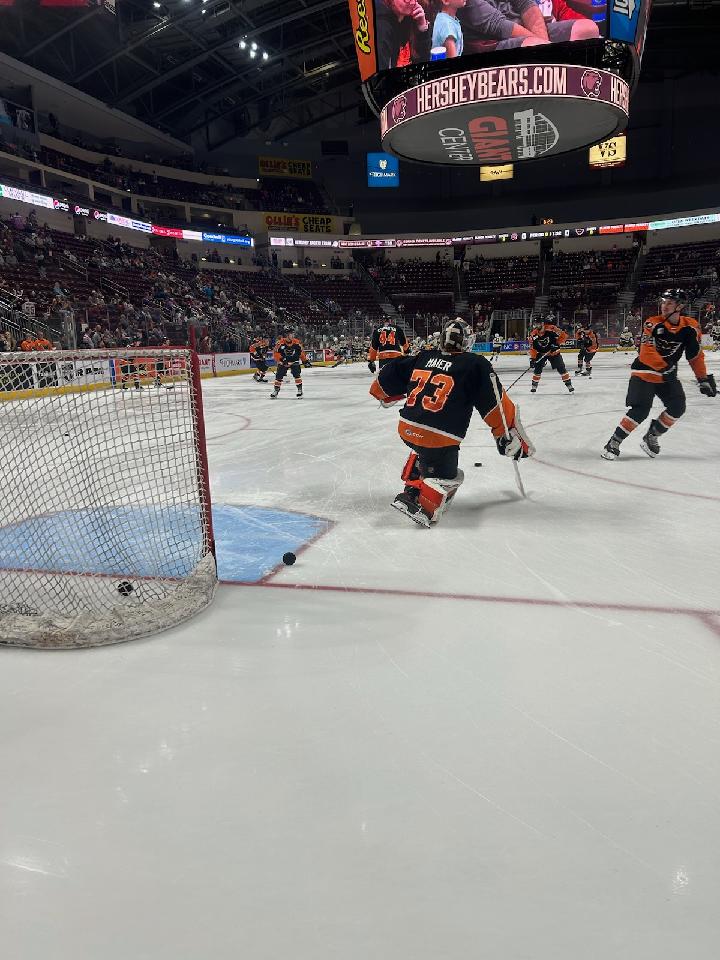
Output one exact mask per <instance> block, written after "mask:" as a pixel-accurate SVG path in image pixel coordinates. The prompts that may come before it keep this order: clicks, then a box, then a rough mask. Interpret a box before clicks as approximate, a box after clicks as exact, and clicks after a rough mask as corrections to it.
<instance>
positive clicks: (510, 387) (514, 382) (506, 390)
mask: <svg viewBox="0 0 720 960" xmlns="http://www.w3.org/2000/svg"><path fill="white" fill-rule="evenodd" d="M535 363H536V361H533V365H532V367H527V368H526V369H525V370H523V372H522V373H521V374H520V376H519V377H518V378H517V379H516V380H513V382H512V383H511V384H510V386H509V387H506V388H505V393H507V392H508V390H512V388H513V387H514V386H515V384H516V383H517V382H518V380H522V378H523V377H524V376H525V374H526V373H527V372H528V371H529V370H532V369H533V367H534V366H535Z"/></svg>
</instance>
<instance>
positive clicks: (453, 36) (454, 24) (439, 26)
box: [432, 0, 467, 263]
mask: <svg viewBox="0 0 720 960" xmlns="http://www.w3.org/2000/svg"><path fill="white" fill-rule="evenodd" d="M466 3H467V0H436V3H435V6H436V9H437V11H438V12H437V15H436V17H435V22H434V23H433V35H432V45H433V49H434V48H436V47H444V48H445V56H446V58H447V59H448V60H449V59H451V58H453V57H461V56H462V54H463V32H462V26H461V25H460V21H459V20H458V16H457V15H458V10H460V9H461V8H462V7H464V6H465V4H466ZM435 259H436V262H437V263H440V253H439V252H438V254H437V257H436V258H435Z"/></svg>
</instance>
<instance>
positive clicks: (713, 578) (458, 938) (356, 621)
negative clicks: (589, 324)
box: [0, 354, 720, 960]
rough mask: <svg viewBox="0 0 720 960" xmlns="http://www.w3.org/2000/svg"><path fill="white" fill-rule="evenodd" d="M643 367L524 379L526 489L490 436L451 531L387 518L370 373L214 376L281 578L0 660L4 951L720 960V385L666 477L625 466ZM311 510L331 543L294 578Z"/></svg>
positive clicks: (395, 481) (265, 958)
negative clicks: (622, 428)
mask: <svg viewBox="0 0 720 960" xmlns="http://www.w3.org/2000/svg"><path fill="white" fill-rule="evenodd" d="M631 359H632V358H631V357H630V356H624V355H622V354H619V355H617V356H612V355H603V356H600V357H598V359H597V361H596V363H595V367H594V376H593V379H592V380H591V381H588V380H587V379H585V378H576V379H575V381H574V382H575V385H576V388H577V390H576V393H575V395H574V396H569V395H568V394H567V392H566V390H565V388H564V387H563V385H562V383H561V381H560V379H559V377H557V375H556V374H554V373H553V372H552V371H549V370H546V371H545V373H544V375H543V378H542V382H541V386H540V389H539V392H538V393H537V395H535V396H532V397H531V396H530V394H529V388H530V384H529V379H530V378H529V375H528V376H525V377H524V378H523V379H522V380H521V381H520V382H519V383H518V385H517V386H516V387H514V388H513V390H512V391H511V396H513V398H514V399H515V400H516V402H517V401H519V402H520V406H521V411H522V417H523V420H524V422H525V425H526V427H527V429H528V431H529V433H530V434H531V437H532V439H533V441H534V442H535V444H536V447H537V457H536V459H535V460H534V461H524V462H523V463H522V464H521V471H522V474H523V477H524V480H525V485H526V487H527V490H528V499H527V500H522V499H520V497H519V495H518V493H517V491H516V488H515V483H514V478H513V470H512V465H511V463H510V462H508V461H505V460H504V459H503V458H501V457H499V456H498V454H497V451H496V448H495V444H494V441H493V440H492V437H491V435H490V432H489V430H488V429H487V428H486V427H485V425H484V424H483V423H482V421H481V420H480V419H479V418H478V417H477V415H476V416H475V417H474V420H473V424H472V425H471V428H470V431H469V434H468V438H467V441H466V443H465V444H463V447H462V452H461V466H462V467H463V469H464V470H465V475H466V480H465V484H464V486H463V487H462V489H461V490H460V492H459V493H458V495H457V498H456V501H455V503H454V505H453V507H452V509H451V510H450V511H449V512H448V513H447V514H446V516H445V517H444V518H443V520H442V522H441V523H440V524H439V525H438V526H437V527H436V528H434V529H431V530H424V529H421V528H419V527H416V526H415V525H413V524H412V523H411V522H410V521H409V520H407V519H406V518H405V517H403V516H401V515H400V514H399V513H397V512H396V511H393V510H392V509H390V507H389V504H390V502H391V500H392V499H393V496H394V495H395V494H396V493H397V492H398V491H399V490H400V489H401V483H400V481H399V473H400V469H401V467H402V464H403V462H404V460H405V456H406V453H405V448H404V447H403V445H402V444H401V442H400V440H399V439H398V437H397V433H396V427H397V414H398V410H397V408H395V409H392V410H381V409H380V408H379V407H378V405H377V404H376V403H375V402H374V401H373V400H372V399H371V398H370V397H369V396H368V394H367V390H368V387H369V384H370V380H371V377H370V375H369V373H368V371H367V369H366V368H365V367H364V365H354V366H352V367H340V368H338V369H335V370H332V369H318V370H312V371H307V372H306V376H305V384H306V385H305V398H304V399H303V400H300V401H298V400H296V399H295V396H294V393H295V391H294V387H293V385H292V384H291V383H288V382H286V384H285V386H284V388H283V391H282V392H281V395H280V397H279V398H278V400H276V401H271V400H270V399H269V393H270V385H265V384H262V385H258V384H256V383H254V382H253V381H252V380H251V379H250V378H247V377H243V378H228V379H223V380H217V381H206V382H205V384H204V388H205V389H204V395H205V414H206V423H207V432H208V444H209V454H210V467H211V483H212V493H213V498H214V502H215V504H216V506H217V507H242V508H245V507H251V508H263V510H262V511H257V510H256V511H254V512H251V521H250V523H251V527H250V532H249V533H248V534H247V549H248V551H250V552H253V551H254V553H255V554H258V555H260V556H261V557H262V565H263V570H262V571H261V573H260V577H261V579H260V580H259V582H258V583H257V584H254V585H247V583H246V584H233V585H222V586H221V587H220V588H219V590H218V593H217V597H216V600H215V603H214V605H213V606H212V607H211V608H210V610H209V611H207V612H206V613H204V614H202V615H200V616H198V617H197V618H196V619H195V620H193V621H191V622H189V623H188V624H186V625H185V626H184V627H183V628H180V629H176V630H173V631H171V632H167V633H165V634H162V635H160V636H158V637H156V638H155V639H152V640H147V641H141V642H136V643H134V644H126V645H122V646H117V647H112V648H103V649H97V650H87V651H80V652H78V651H72V652H55V653H52V652H40V651H26V650H19V649H3V650H1V651H0V658H1V660H2V671H1V673H0V678H1V679H0V725H1V729H2V730H3V737H2V743H1V744H0V768H1V769H2V781H3V788H2V791H1V792H0V893H1V896H0V933H1V935H2V943H3V949H2V952H3V955H4V956H6V957H8V960H10V958H12V960H41V958H42V960H71V958H72V960H90V958H92V960H101V958H102V960H206V958H212V960H231V958H232V960H238V958H243V960H331V958H332V960H467V958H471V957H472V958H488V960H490V958H493V960H495V958H497V960H579V958H582V960H676V958H678V957H688V958H692V960H717V957H718V952H719V949H720V947H719V944H720V909H718V902H720V816H719V815H718V810H720V590H719V585H720V546H719V544H720V537H719V536H718V534H719V533H720V520H719V517H718V507H719V505H720V484H719V483H718V479H719V476H720V429H719V423H720V398H718V399H715V400H710V399H706V398H703V397H701V396H700V394H699V393H698V390H697V387H696V386H695V384H694V380H693V379H692V377H691V373H690V370H689V367H687V365H686V364H684V366H683V379H684V381H685V382H686V387H687V392H688V412H687V414H686V417H685V418H684V419H683V420H682V421H681V422H680V423H679V425H678V426H677V427H675V428H674V429H673V430H672V431H671V432H670V433H669V434H667V436H666V437H665V438H663V440H662V441H661V442H662V453H661V456H660V457H658V458H657V459H656V460H651V459H649V458H648V457H647V456H646V455H645V454H644V453H643V452H642V451H641V450H640V448H639V441H640V436H641V433H642V432H643V431H637V432H636V434H635V435H633V436H631V437H630V438H629V439H628V440H627V441H626V443H625V444H624V445H623V448H622V449H623V453H622V457H621V459H620V460H619V461H617V462H614V463H609V462H606V461H604V460H602V459H601V457H600V451H601V449H602V446H603V444H604V443H605V441H606V440H607V439H608V437H609V436H610V433H611V432H612V430H613V428H614V427H615V425H616V424H617V422H618V418H619V416H620V415H621V414H622V413H623V412H624V410H625V406H624V402H623V401H624V396H625V390H626V385H627V375H628V366H629V363H630V360H631ZM566 361H567V362H568V367H569V369H572V368H573V367H574V355H566ZM683 363H684V362H683ZM708 363H709V367H710V369H711V370H713V371H714V372H715V374H716V375H717V374H718V367H719V366H720V364H719V363H718V355H715V354H709V355H708ZM525 366H526V360H525V357H524V356H515V357H506V358H502V359H501V361H500V363H499V367H498V370H499V374H500V377H501V379H502V380H503V382H504V383H505V385H509V384H510V383H511V382H512V380H514V379H515V377H516V376H518V375H519V374H520V373H521V372H522V370H523V369H525ZM659 409H660V408H659V407H657V406H656V408H655V410H656V413H657V412H659ZM476 461H481V462H482V464H483V465H482V467H478V468H476V467H474V466H473V464H474V463H475V462H476ZM283 512H290V513H293V514H305V515H310V516H311V518H313V519H312V522H315V518H320V520H324V521H329V522H327V523H324V524H321V525H320V526H319V527H318V526H317V524H316V526H315V527H314V528H312V530H313V531H314V533H313V536H314V539H312V540H311V541H310V542H309V543H308V545H307V547H306V548H305V549H303V550H302V551H301V552H299V555H298V561H297V563H296V564H295V565H294V566H292V567H282V566H281V568H280V569H278V568H277V564H278V562H279V561H280V556H279V555H275V554H276V553H278V552H279V550H280V549H281V547H280V546H278V544H281V543H282V537H283V534H284V532H283V531H282V530H280V531H278V530H277V529H275V527H276V526H277V525H282V523H283V519H282V516H283ZM308 529H311V528H310V527H309V528H308ZM318 530H319V532H318ZM220 540H221V543H220V548H219V550H220V563H221V567H222V565H223V556H222V538H220ZM232 546H233V550H235V552H237V551H238V545H237V544H233V545H232ZM241 552H242V551H241ZM256 579H257V578H256Z"/></svg>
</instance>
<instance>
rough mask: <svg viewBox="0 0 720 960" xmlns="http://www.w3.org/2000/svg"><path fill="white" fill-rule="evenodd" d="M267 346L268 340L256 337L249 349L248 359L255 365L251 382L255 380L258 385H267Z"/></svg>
mask: <svg viewBox="0 0 720 960" xmlns="http://www.w3.org/2000/svg"><path fill="white" fill-rule="evenodd" d="M269 346H270V341H269V340H265V339H264V337H256V338H255V339H254V340H253V342H252V343H251V344H250V347H249V353H250V359H251V360H252V362H253V364H254V365H255V372H254V373H253V380H256V381H257V382H258V383H267V378H266V377H265V374H266V373H267V370H268V365H267V351H268V347H269Z"/></svg>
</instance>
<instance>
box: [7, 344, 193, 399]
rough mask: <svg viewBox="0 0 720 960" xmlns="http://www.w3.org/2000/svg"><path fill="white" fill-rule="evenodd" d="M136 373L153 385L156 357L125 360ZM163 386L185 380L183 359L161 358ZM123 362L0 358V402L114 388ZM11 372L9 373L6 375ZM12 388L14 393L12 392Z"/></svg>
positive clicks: (134, 357)
mask: <svg viewBox="0 0 720 960" xmlns="http://www.w3.org/2000/svg"><path fill="white" fill-rule="evenodd" d="M128 360H129V363H131V364H132V365H133V366H134V367H135V371H133V372H131V373H130V374H129V375H130V376H131V377H132V378H133V379H134V377H135V372H137V374H138V377H139V380H140V383H141V384H148V383H152V382H154V380H155V377H156V366H155V363H156V360H157V357H150V356H143V355H142V354H138V355H136V356H132V357H129V358H128ZM163 361H164V370H163V374H162V376H163V382H165V383H177V382H181V381H183V380H187V373H186V370H187V367H186V364H185V360H184V358H181V357H178V358H177V359H170V360H168V359H167V358H163ZM123 365H124V358H118V357H111V358H102V359H88V360H39V359H35V358H33V359H28V361H27V363H25V362H23V361H22V360H17V359H16V358H15V357H13V360H12V361H8V360H3V358H2V355H0V401H7V400H30V399H38V398H41V397H49V396H60V395H62V394H66V393H87V392H90V391H95V390H108V389H112V388H113V387H116V386H117V384H118V381H119V380H120V377H121V375H122V371H121V369H120V368H121V367H122V366H123ZM8 370H11V373H9V372H8ZM19 384H22V386H18V385H19ZM11 388H14V389H11Z"/></svg>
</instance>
